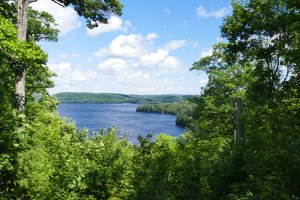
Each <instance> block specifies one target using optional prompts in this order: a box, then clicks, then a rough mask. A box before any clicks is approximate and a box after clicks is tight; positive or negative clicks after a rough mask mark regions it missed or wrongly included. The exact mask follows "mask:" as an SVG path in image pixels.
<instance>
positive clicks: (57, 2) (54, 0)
mask: <svg viewBox="0 0 300 200" xmlns="http://www.w3.org/2000/svg"><path fill="white" fill-rule="evenodd" d="M52 1H53V2H54V3H56V4H58V5H60V6H61V7H65V5H64V4H62V3H60V2H59V1H57V0H52Z"/></svg>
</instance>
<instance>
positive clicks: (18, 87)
mask: <svg viewBox="0 0 300 200" xmlns="http://www.w3.org/2000/svg"><path fill="white" fill-rule="evenodd" d="M28 4H29V0H18V3H17V11H18V15H17V18H18V23H17V29H18V38H19V39H20V40H23V41H26V31H27V9H28ZM15 73H16V84H15V95H16V104H17V105H16V106H17V108H18V109H19V111H20V112H24V111H25V75H26V72H25V66H24V64H19V65H18V66H17V69H16V72H15Z"/></svg>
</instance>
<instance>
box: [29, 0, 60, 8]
mask: <svg viewBox="0 0 300 200" xmlns="http://www.w3.org/2000/svg"><path fill="white" fill-rule="evenodd" d="M33 1H34V0H33ZM52 1H53V2H54V3H56V4H58V5H60V6H61V7H65V5H64V4H62V3H60V2H59V1H57V0H52Z"/></svg>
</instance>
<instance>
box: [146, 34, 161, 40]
mask: <svg viewBox="0 0 300 200" xmlns="http://www.w3.org/2000/svg"><path fill="white" fill-rule="evenodd" d="M158 37H159V35H157V34H156V33H148V34H147V35H146V37H145V39H146V40H155V39H157V38H158Z"/></svg>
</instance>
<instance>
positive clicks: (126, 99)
mask: <svg viewBox="0 0 300 200" xmlns="http://www.w3.org/2000/svg"><path fill="white" fill-rule="evenodd" d="M54 96H56V97H57V99H58V100H59V101H60V102H61V103H154V102H163V103H172V102H180V101H183V100H186V99H189V98H193V97H195V96H196V95H125V94H114V93H87V92H63V93H57V94H55V95H54Z"/></svg>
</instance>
